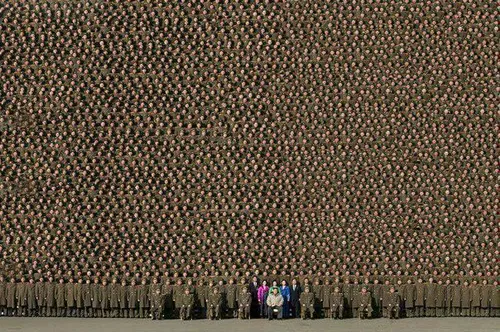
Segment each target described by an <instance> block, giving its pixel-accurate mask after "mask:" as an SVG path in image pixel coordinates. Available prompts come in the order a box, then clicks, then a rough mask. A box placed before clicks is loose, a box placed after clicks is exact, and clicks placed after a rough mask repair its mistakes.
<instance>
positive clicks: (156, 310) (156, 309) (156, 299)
mask: <svg viewBox="0 0 500 332" xmlns="http://www.w3.org/2000/svg"><path fill="white" fill-rule="evenodd" d="M162 316H163V296H162V294H161V288H158V287H156V288H155V291H154V293H153V294H151V318H152V319H153V320H156V319H158V320H161V319H162V318H163V317H162Z"/></svg>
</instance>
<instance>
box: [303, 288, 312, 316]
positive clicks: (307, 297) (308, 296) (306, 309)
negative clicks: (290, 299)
mask: <svg viewBox="0 0 500 332" xmlns="http://www.w3.org/2000/svg"><path fill="white" fill-rule="evenodd" d="M314 302H315V296H314V294H313V293H311V292H310V291H306V289H304V292H302V293H301V294H300V306H301V310H300V316H301V318H302V319H306V318H307V316H309V318H311V319H313V318H314V312H315V310H314Z"/></svg>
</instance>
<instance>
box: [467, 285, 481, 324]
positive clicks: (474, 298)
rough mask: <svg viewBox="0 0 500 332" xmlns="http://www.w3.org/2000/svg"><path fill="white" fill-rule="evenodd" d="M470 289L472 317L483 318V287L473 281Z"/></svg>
mask: <svg viewBox="0 0 500 332" xmlns="http://www.w3.org/2000/svg"><path fill="white" fill-rule="evenodd" d="M470 288H471V316H472V317H481V287H480V286H479V284H478V283H477V280H473V281H472V285H471V287H470Z"/></svg>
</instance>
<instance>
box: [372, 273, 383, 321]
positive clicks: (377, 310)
mask: <svg viewBox="0 0 500 332" xmlns="http://www.w3.org/2000/svg"><path fill="white" fill-rule="evenodd" d="M382 286H383V285H381V284H380V281H379V280H378V279H375V280H374V281H373V286H372V289H373V302H374V307H373V315H372V316H373V317H380V316H381V315H382V307H381V305H382V297H383V292H382V290H383V287H382Z"/></svg>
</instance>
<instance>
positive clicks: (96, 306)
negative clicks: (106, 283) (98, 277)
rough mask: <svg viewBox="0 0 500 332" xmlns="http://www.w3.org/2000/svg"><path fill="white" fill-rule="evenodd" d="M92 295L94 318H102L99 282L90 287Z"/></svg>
mask: <svg viewBox="0 0 500 332" xmlns="http://www.w3.org/2000/svg"><path fill="white" fill-rule="evenodd" d="M90 294H91V301H92V316H93V317H102V311H101V285H100V284H99V283H97V282H95V283H93V284H92V285H90Z"/></svg>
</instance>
